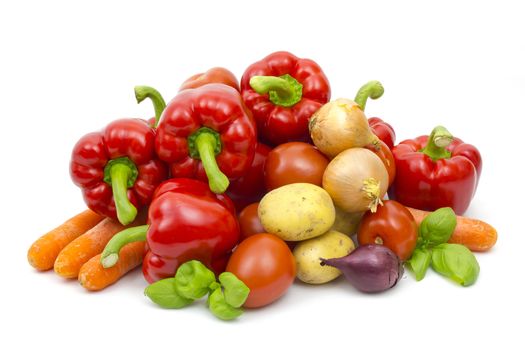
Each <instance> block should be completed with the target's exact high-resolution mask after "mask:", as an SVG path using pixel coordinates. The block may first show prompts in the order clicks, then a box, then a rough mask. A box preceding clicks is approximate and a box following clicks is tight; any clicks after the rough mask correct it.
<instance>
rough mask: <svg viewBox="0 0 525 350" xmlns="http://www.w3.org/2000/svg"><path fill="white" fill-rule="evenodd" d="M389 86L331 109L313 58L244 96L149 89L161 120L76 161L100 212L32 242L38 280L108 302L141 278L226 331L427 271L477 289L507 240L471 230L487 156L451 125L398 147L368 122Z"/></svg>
mask: <svg viewBox="0 0 525 350" xmlns="http://www.w3.org/2000/svg"><path fill="white" fill-rule="evenodd" d="M383 93H384V88H383V86H382V85H381V83H380V82H378V81H370V82H368V83H366V84H364V85H363V86H362V88H361V89H359V91H358V92H357V94H356V96H355V98H354V99H353V100H352V99H349V98H338V99H335V100H331V99H330V97H331V90H330V84H329V82H328V79H327V77H326V76H325V74H324V73H323V71H322V69H321V67H320V66H319V65H318V64H317V63H315V62H314V61H312V60H309V59H302V58H298V57H296V56H294V55H293V54H291V53H288V52H275V53H272V54H270V55H269V56H267V57H265V58H263V59H262V60H261V61H258V62H255V63H253V64H252V65H250V66H249V67H248V68H247V69H246V71H245V72H244V74H243V76H242V78H241V80H240V84H239V83H238V81H237V78H236V77H235V75H234V74H232V73H231V72H230V71H229V70H227V69H225V68H220V67H217V68H212V69H210V70H208V71H207V72H205V73H200V74H196V75H193V76H191V77H190V78H188V79H187V80H186V81H184V82H183V83H182V85H181V87H180V90H179V91H178V92H177V93H176V94H175V95H174V96H173V98H172V99H171V100H170V102H169V103H167V104H166V102H165V100H164V99H163V97H162V96H161V94H160V93H159V92H158V91H157V90H155V89H154V88H151V87H148V86H137V87H136V88H135V95H136V99H137V102H138V103H141V102H142V101H145V100H150V101H151V102H152V104H153V107H154V111H155V117H154V118H150V119H148V120H146V119H137V118H129V119H119V120H114V121H109V124H108V125H107V126H106V127H105V128H104V129H102V130H100V131H96V132H91V133H88V134H86V135H85V136H83V137H81V138H80V139H79V141H78V142H77V143H76V144H75V145H74V147H73V150H72V156H71V161H70V173H71V178H72V180H73V183H74V184H75V185H77V186H78V187H79V188H80V189H81V192H82V195H83V198H84V201H85V203H86V205H87V207H88V209H87V210H85V211H84V212H82V213H79V214H78V215H76V216H74V217H72V218H70V219H69V220H67V221H66V222H64V223H63V224H62V225H60V226H58V227H57V228H55V229H54V230H52V231H50V232H48V233H46V234H45V235H43V236H42V237H40V238H39V239H38V240H37V241H35V242H34V243H33V245H32V246H31V247H30V249H29V251H28V255H27V256H28V261H29V263H30V264H31V266H33V267H34V268H35V269H37V270H39V271H46V270H50V269H54V271H55V272H56V273H57V274H58V275H59V276H61V277H63V278H69V279H72V278H77V279H78V280H79V282H80V284H81V285H82V286H83V287H84V288H86V289H88V290H91V291H98V290H102V289H104V288H106V287H108V286H110V285H111V284H113V283H115V282H117V281H118V280H119V279H120V278H121V277H122V276H124V275H125V274H126V273H128V272H129V271H132V270H133V269H135V268H137V267H138V266H140V265H142V272H143V275H144V278H145V280H146V281H147V282H148V284H149V285H148V286H147V287H146V288H145V295H146V296H147V297H149V298H150V299H151V300H152V301H153V302H154V303H156V304H158V305H159V306H160V307H163V308H175V309H178V308H182V307H185V306H187V305H189V304H191V303H193V301H195V300H198V299H200V298H203V297H204V296H206V295H207V303H206V305H207V307H208V308H209V309H210V311H211V312H212V314H213V315H215V316H216V317H218V318H220V319H223V320H231V319H234V318H237V317H238V316H240V315H241V314H242V312H243V308H260V307H263V306H266V305H269V304H271V303H272V302H274V301H275V300H277V299H279V298H281V297H282V296H283V295H284V294H285V293H286V292H287V290H288V289H289V288H290V287H291V286H292V285H293V284H294V282H295V281H297V282H296V283H307V284H324V283H329V282H330V281H333V280H335V279H337V278H339V277H340V276H344V278H346V280H348V282H349V283H350V284H351V285H352V286H353V287H354V288H355V289H357V290H359V291H361V292H365V293H378V292H384V291H386V290H388V289H390V288H392V287H394V286H395V285H396V284H397V283H399V281H400V279H401V277H402V276H403V274H404V271H405V270H408V271H411V273H412V274H413V275H414V277H415V279H416V280H417V281H420V280H422V279H423V278H424V277H425V275H426V273H427V270H428V268H429V267H431V268H432V269H433V270H435V271H436V272H437V273H439V274H441V275H443V276H445V277H447V278H450V279H451V280H453V281H455V282H457V283H458V284H459V285H462V286H469V285H472V284H474V283H475V282H476V279H477V277H478V275H479V271H480V267H479V264H478V262H477V260H476V257H475V255H474V254H473V253H472V252H483V251H487V250H489V249H490V248H491V247H492V246H493V245H494V244H495V243H496V240H497V232H496V230H495V229H494V228H493V227H492V226H490V225H489V224H487V223H485V222H482V221H480V220H476V219H471V218H467V217H462V216H458V215H462V214H464V213H465V211H466V210H467V208H468V206H469V204H470V202H471V201H472V199H473V197H474V195H475V192H476V189H477V187H478V184H479V180H480V175H481V170H482V159H481V155H480V153H479V151H478V150H477V149H476V148H475V147H474V146H472V145H469V144H467V143H464V142H463V141H462V140H460V139H459V138H456V137H454V136H452V134H451V133H450V132H449V131H448V130H447V129H446V128H445V127H443V126H437V127H436V128H434V129H433V130H432V131H431V133H430V134H429V135H428V136H427V135H424V136H420V137H417V138H414V139H411V140H405V141H402V142H400V143H399V144H397V145H396V143H395V136H396V135H395V132H394V129H393V128H392V126H391V125H389V124H388V123H386V122H384V121H383V120H382V119H380V118H377V117H373V118H367V116H366V115H365V106H366V103H367V100H368V99H369V98H371V99H378V98H380V97H381V96H382V95H383Z"/></svg>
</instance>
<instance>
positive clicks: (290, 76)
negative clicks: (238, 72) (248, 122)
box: [241, 51, 330, 145]
mask: <svg viewBox="0 0 525 350" xmlns="http://www.w3.org/2000/svg"><path fill="white" fill-rule="evenodd" d="M241 92H242V97H243V99H244V102H245V103H246V106H248V108H249V109H250V110H251V111H252V113H253V116H254V118H255V120H256V122H257V127H258V131H259V134H260V138H262V141H263V142H266V143H268V144H271V145H278V144H281V143H285V142H289V141H309V140H310V135H309V131H308V120H309V118H310V117H311V116H312V114H313V113H314V112H315V111H317V110H318V109H319V108H320V107H321V106H322V105H323V104H325V103H326V102H328V101H329V100H330V84H329V83H328V79H327V78H326V76H325V74H324V73H323V71H322V70H321V67H319V65H318V64H317V63H315V62H314V61H312V60H309V59H302V58H298V57H296V56H294V55H292V54H291V53H289V52H284V51H281V52H275V53H272V54H270V55H268V56H267V57H265V58H264V59H262V60H261V61H258V62H256V63H254V64H252V65H251V66H249V67H248V68H247V69H246V71H245V72H244V74H243V76H242V79H241Z"/></svg>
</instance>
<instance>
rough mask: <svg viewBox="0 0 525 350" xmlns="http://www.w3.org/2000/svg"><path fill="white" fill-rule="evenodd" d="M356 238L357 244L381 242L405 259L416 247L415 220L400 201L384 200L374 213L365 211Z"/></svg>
mask: <svg viewBox="0 0 525 350" xmlns="http://www.w3.org/2000/svg"><path fill="white" fill-rule="evenodd" d="M357 240H358V241H359V245H363V244H374V243H375V244H383V245H385V246H386V247H388V248H390V250H392V251H393V252H394V253H395V254H396V255H397V256H398V257H399V258H400V259H401V260H403V261H405V260H407V259H408V258H410V256H411V255H412V252H413V251H414V249H415V248H416V243H417V224H416V220H415V219H414V217H413V216H412V214H411V213H410V212H409V211H408V209H407V208H405V206H404V205H402V204H401V203H398V202H396V201H393V200H388V201H384V203H383V205H382V206H379V207H378V208H377V211H376V212H375V213H372V212H367V213H366V214H365V215H364V216H363V219H362V220H361V223H360V224H359V229H358V230H357Z"/></svg>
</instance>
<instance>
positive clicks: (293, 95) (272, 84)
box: [250, 74, 303, 107]
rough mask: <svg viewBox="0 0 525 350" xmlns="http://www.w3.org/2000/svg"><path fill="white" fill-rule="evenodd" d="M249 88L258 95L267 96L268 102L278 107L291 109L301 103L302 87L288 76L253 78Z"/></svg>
mask: <svg viewBox="0 0 525 350" xmlns="http://www.w3.org/2000/svg"><path fill="white" fill-rule="evenodd" d="M250 86H251V88H252V89H253V90H254V91H255V92H257V93H258V94H261V95H264V94H268V96H269V99H270V101H271V102H272V103H273V104H275V105H278V106H283V107H291V106H293V105H294V104H296V103H297V102H299V101H301V98H302V95H303V85H302V84H301V83H299V82H298V81H297V80H296V79H295V78H293V77H292V76H291V75H289V74H285V75H282V76H280V77H274V76H259V75H258V76H253V77H251V78H250Z"/></svg>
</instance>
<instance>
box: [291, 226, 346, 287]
mask: <svg viewBox="0 0 525 350" xmlns="http://www.w3.org/2000/svg"><path fill="white" fill-rule="evenodd" d="M354 249H355V246H354V242H352V240H351V239H350V237H348V236H347V235H345V234H344V233H341V232H337V231H334V230H330V231H328V232H327V233H325V234H323V235H321V236H319V237H315V238H312V239H309V240H306V241H302V242H300V243H299V244H297V246H296V247H295V248H294V250H293V255H294V257H295V263H296V264H297V278H299V279H300V280H301V281H303V282H305V283H310V284H322V283H326V282H330V281H332V280H334V279H336V278H337V277H339V275H341V271H339V270H338V269H336V268H335V267H331V266H321V264H320V262H321V261H320V259H319V258H325V259H332V258H340V257H343V256H347V255H348V254H350V252H351V251H352V250H354Z"/></svg>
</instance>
